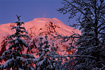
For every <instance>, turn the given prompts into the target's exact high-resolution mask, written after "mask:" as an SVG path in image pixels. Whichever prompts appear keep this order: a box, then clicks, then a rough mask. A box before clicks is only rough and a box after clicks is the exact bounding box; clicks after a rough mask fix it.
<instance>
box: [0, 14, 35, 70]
mask: <svg viewBox="0 0 105 70" xmlns="http://www.w3.org/2000/svg"><path fill="white" fill-rule="evenodd" d="M17 18H18V21H17V22H16V26H13V27H12V29H15V30H16V32H15V33H14V34H12V35H10V36H9V37H8V38H10V39H11V40H10V41H9V42H8V43H10V44H11V45H10V46H9V48H8V50H6V51H4V52H3V53H2V56H1V57H0V58H1V60H3V59H5V60H6V62H5V63H4V64H3V65H0V69H1V70H4V69H9V70H10V69H12V70H31V69H32V67H30V66H28V65H29V64H31V63H32V59H33V58H35V57H34V56H33V55H30V54H23V53H22V51H23V48H24V47H27V48H28V50H30V47H29V45H28V44H26V42H25V41H24V38H23V37H27V38H29V36H28V35H26V34H27V32H26V30H25V28H24V27H21V25H22V24H24V22H21V21H20V16H17ZM22 38H23V39H22Z"/></svg>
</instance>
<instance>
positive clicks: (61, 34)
mask: <svg viewBox="0 0 105 70" xmlns="http://www.w3.org/2000/svg"><path fill="white" fill-rule="evenodd" d="M15 25H16V24H15V23H8V24H2V25H0V47H1V49H0V55H1V53H2V52H3V51H4V50H6V49H8V46H9V45H8V44H7V41H8V39H7V36H8V35H11V34H13V33H15V30H11V27H12V26H15ZM22 26H24V27H25V28H26V31H27V32H28V35H29V36H30V38H31V39H30V40H29V39H25V40H26V41H27V43H28V44H29V46H30V47H31V48H32V51H31V52H33V53H32V54H33V55H34V56H36V54H35V53H36V52H37V49H36V48H37V47H38V46H39V45H38V44H39V42H40V37H43V40H45V39H44V38H45V37H44V36H45V35H47V36H48V41H49V45H50V47H52V46H55V47H56V48H57V53H59V54H61V55H64V54H65V53H66V49H67V48H68V46H69V43H71V42H72V41H71V39H70V36H71V35H72V34H74V33H77V34H80V33H81V32H80V31H79V30H78V29H74V28H72V27H69V26H67V25H65V24H64V23H62V22H61V21H60V20H58V19H56V18H53V19H50V18H35V19H34V20H32V21H29V22H26V23H25V24H23V25H22ZM23 53H27V49H26V48H25V49H23ZM67 54H72V51H71V52H67Z"/></svg>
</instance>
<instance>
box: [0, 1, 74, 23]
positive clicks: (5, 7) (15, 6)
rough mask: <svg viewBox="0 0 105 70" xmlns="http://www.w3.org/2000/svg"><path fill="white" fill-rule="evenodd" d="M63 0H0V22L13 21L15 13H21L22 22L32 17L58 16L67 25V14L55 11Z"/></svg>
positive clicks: (61, 5)
mask: <svg viewBox="0 0 105 70" xmlns="http://www.w3.org/2000/svg"><path fill="white" fill-rule="evenodd" d="M62 1H63V0H0V24H4V23H11V22H12V23H13V22H15V21H16V20H17V19H16V15H21V16H22V17H21V19H22V20H23V21H24V22H28V21H31V20H33V19H34V18H58V19H59V20H61V21H62V22H64V23H65V24H67V25H69V24H70V23H73V22H74V20H72V21H70V22H68V20H69V19H68V17H69V15H68V14H66V15H63V14H62V13H59V12H58V11H57V9H58V8H61V7H63V4H62Z"/></svg>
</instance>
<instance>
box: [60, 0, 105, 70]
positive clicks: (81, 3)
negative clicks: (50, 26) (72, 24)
mask: <svg viewBox="0 0 105 70" xmlns="http://www.w3.org/2000/svg"><path fill="white" fill-rule="evenodd" d="M63 4H64V7H63V8H60V9H58V11H59V12H61V13H63V14H67V13H69V15H70V17H69V18H70V19H71V18H73V17H75V16H77V15H79V14H80V15H79V16H78V18H77V19H78V22H79V23H80V30H81V36H80V38H79V40H78V42H77V46H78V47H77V51H76V53H75V55H78V56H76V57H75V63H74V69H75V70H89V69H90V70H99V69H102V70H103V69H105V63H104V62H105V60H104V59H105V54H104V53H105V45H104V44H105V0H71V1H69V0H64V2H63Z"/></svg>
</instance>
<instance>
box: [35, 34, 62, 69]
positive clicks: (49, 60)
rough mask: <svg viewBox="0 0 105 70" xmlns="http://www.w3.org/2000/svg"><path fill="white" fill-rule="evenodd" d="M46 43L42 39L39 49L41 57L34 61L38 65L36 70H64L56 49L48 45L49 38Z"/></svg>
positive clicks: (38, 53)
mask: <svg viewBox="0 0 105 70" xmlns="http://www.w3.org/2000/svg"><path fill="white" fill-rule="evenodd" d="M45 39H46V40H45V41H44V42H42V40H43V38H42V37H41V38H40V43H39V47H37V50H38V52H37V54H36V55H38V56H39V57H38V58H35V59H33V62H34V63H35V65H36V68H35V70H63V65H62V62H63V60H62V59H61V56H60V55H59V54H56V51H57V49H56V47H54V44H52V46H50V45H48V43H49V42H48V40H47V36H45Z"/></svg>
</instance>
